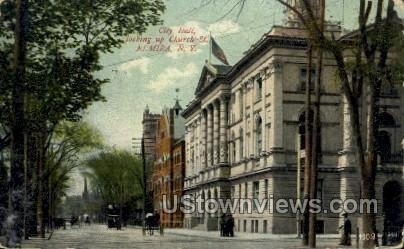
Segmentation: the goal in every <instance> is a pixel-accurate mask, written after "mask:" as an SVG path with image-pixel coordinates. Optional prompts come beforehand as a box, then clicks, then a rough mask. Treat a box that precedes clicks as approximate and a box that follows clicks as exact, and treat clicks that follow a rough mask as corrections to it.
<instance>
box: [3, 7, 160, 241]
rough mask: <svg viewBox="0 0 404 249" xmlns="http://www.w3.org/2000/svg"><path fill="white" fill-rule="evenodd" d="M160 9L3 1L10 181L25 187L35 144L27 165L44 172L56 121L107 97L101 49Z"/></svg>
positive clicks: (154, 18)
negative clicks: (28, 153)
mask: <svg viewBox="0 0 404 249" xmlns="http://www.w3.org/2000/svg"><path fill="white" fill-rule="evenodd" d="M162 11H164V5H163V2H162V1H161V0H157V1H151V0H145V1H135V0H127V1H120V0H108V1H97V0H84V1H78V0H73V1H61V0H56V1H53V0H52V1H51V0H44V1H33V0H18V1H13V0H4V1H2V2H1V3H0V55H1V56H0V72H1V74H0V75H1V76H0V83H1V84H0V88H1V89H0V90H1V91H0V123H1V124H2V125H3V126H5V127H6V129H5V131H6V134H5V135H4V136H2V137H0V149H1V148H2V147H4V146H8V145H10V147H11V155H12V157H11V158H12V162H11V172H12V173H13V174H12V175H13V176H15V179H14V180H13V185H12V187H13V188H14V187H15V189H16V190H18V191H19V190H21V188H22V186H23V181H22V179H23V175H22V174H21V173H22V172H23V171H22V170H21V169H23V167H22V166H23V161H24V150H26V149H27V148H31V149H35V150H37V152H32V153H31V154H32V156H28V162H27V164H28V165H29V168H35V169H36V170H32V172H29V174H30V175H29V177H28V179H30V180H35V179H36V176H35V175H38V176H37V178H38V179H40V178H42V177H43V175H44V171H45V169H44V165H45V163H46V161H47V158H46V156H47V150H48V149H49V144H50V143H49V141H50V140H51V138H52V134H53V131H54V129H55V127H56V126H57V125H58V123H59V122H61V121H63V120H72V121H77V120H79V119H80V118H81V111H82V110H83V109H86V108H87V107H88V106H89V105H90V104H91V103H92V102H94V101H100V100H103V97H102V95H101V86H102V84H104V83H106V82H108V80H107V79H99V78H96V77H94V73H95V72H97V71H99V70H100V69H101V68H102V67H101V66H100V64H99V58H100V55H101V54H102V53H110V52H112V51H113V50H114V49H116V48H119V47H120V46H121V45H122V43H123V42H124V40H123V37H124V36H126V35H128V34H130V33H141V32H144V31H145V30H146V29H147V27H148V26H149V25H155V24H158V23H159V22H160V14H161V13H162ZM16 16H17V18H16ZM21 22H23V23H24V25H22V26H21V25H19V24H20V23H21ZM21 28H23V30H22V29H21ZM13 58H14V60H12V59H13ZM10 68H12V69H13V70H10ZM23 124H24V125H23ZM23 126H24V127H23ZM10 137H11V138H13V140H9V138H10ZM24 137H26V138H27V143H28V144H27V146H24V140H25V138H24ZM3 145H4V146H3ZM14 172H15V174H14ZM32 185H33V186H35V189H33V190H32V191H34V192H36V195H37V196H38V198H39V199H41V198H43V194H44V193H43V189H44V186H42V182H41V181H37V182H36V183H34V184H32ZM20 192H21V193H22V191H20ZM21 193H19V194H16V195H15V196H14V195H13V198H11V199H12V200H15V202H13V203H15V204H16V205H17V204H18V203H22V202H21V200H20V199H21V198H20V197H21ZM14 197H15V198H14ZM12 206H13V205H12ZM21 208H22V207H21V205H20V206H18V205H17V206H16V208H15V209H16V210H17V211H18V212H14V213H15V214H14V216H13V217H15V219H16V224H17V225H16V226H14V227H13V230H12V231H10V232H13V233H14V234H15V236H10V238H15V241H10V244H12V245H16V243H18V242H19V240H20V237H21V234H22V232H21V231H22V226H21V224H22V223H21V221H22V220H23V219H22V216H23V214H22V212H21ZM42 208H43V207H41V206H38V207H37V211H38V217H37V219H38V227H39V230H40V231H39V233H40V234H41V235H42V236H43V235H44V229H43V224H42V221H41V220H42V217H41V212H42ZM12 213H13V212H12Z"/></svg>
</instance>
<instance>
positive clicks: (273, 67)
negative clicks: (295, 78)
mask: <svg viewBox="0 0 404 249" xmlns="http://www.w3.org/2000/svg"><path fill="white" fill-rule="evenodd" d="M283 64H284V63H283V61H282V60H279V59H275V60H273V61H272V63H270V64H269V65H268V67H267V68H268V69H267V74H274V73H281V72H282V69H283Z"/></svg>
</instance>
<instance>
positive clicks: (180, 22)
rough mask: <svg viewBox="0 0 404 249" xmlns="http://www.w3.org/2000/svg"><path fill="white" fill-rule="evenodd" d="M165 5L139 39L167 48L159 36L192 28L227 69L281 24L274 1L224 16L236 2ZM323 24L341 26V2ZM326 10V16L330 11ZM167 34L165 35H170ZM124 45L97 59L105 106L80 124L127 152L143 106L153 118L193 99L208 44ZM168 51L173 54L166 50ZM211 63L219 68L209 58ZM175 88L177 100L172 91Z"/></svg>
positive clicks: (180, 0)
mask: <svg viewBox="0 0 404 249" xmlns="http://www.w3.org/2000/svg"><path fill="white" fill-rule="evenodd" d="M207 2H208V1H207V0H192V1H190V0H166V2H165V3H166V11H165V13H164V14H163V15H162V20H163V24H162V25H159V26H156V27H150V28H149V29H148V31H147V32H146V33H145V34H143V35H141V37H142V38H152V39H155V38H156V37H163V38H165V43H166V44H167V45H169V42H168V38H169V35H168V34H166V33H164V32H165V31H164V30H172V32H173V33H174V32H176V31H178V30H179V28H181V27H183V28H193V29H194V30H193V31H194V32H195V35H196V36H197V37H200V36H209V34H210V33H211V34H212V36H213V37H214V38H215V40H216V41H217V43H218V44H219V45H220V47H221V48H222V49H223V50H224V53H225V54H226V57H227V59H228V61H229V63H230V64H235V63H236V62H237V61H238V60H239V59H240V58H241V57H242V55H243V52H244V51H246V50H247V49H248V48H249V47H250V46H251V45H252V44H254V43H255V42H256V41H258V40H259V38H260V37H261V36H262V35H263V34H264V33H266V32H268V31H269V30H270V29H271V27H272V26H273V25H274V24H281V23H282V22H283V19H284V14H283V7H281V6H280V5H279V4H278V3H276V1H275V0H247V1H246V4H245V6H244V8H243V11H242V12H241V13H240V15H238V13H239V9H240V6H236V7H235V8H234V10H233V11H232V12H230V13H228V12H229V11H230V10H231V9H232V7H234V6H235V4H236V3H237V2H238V0H227V1H220V0H217V1H210V2H211V3H210V4H206V3H207ZM327 2H329V4H330V6H331V7H330V8H329V10H328V11H327V15H328V17H329V19H331V20H334V21H339V20H342V13H343V12H342V0H328V1H327ZM348 2H353V1H352V0H345V6H344V7H345V8H344V9H345V16H344V21H345V22H346V23H347V26H350V25H348V23H353V21H354V20H355V18H356V17H354V15H353V12H352V10H353V8H351V6H350V5H352V3H351V4H348ZM331 10H332V11H331ZM173 33H171V34H173ZM137 37H138V36H137V35H136V34H134V35H132V36H131V38H132V40H130V41H128V42H126V43H125V44H124V45H123V46H122V47H121V48H119V49H116V50H115V51H114V52H113V53H112V54H106V55H103V56H102V64H103V65H104V69H103V70H102V71H100V72H99V73H98V76H99V77H102V78H109V79H110V82H109V83H108V84H106V85H104V86H103V89H102V93H103V95H104V96H105V97H106V100H107V101H106V102H97V103H94V104H93V105H92V106H91V107H90V108H89V109H88V110H87V111H86V114H85V120H86V121H88V122H89V123H91V124H92V125H93V126H94V127H96V128H97V129H99V130H100V132H101V134H102V135H103V136H104V140H105V142H106V143H107V144H109V145H110V146H116V147H117V148H124V149H130V148H131V141H132V137H141V134H142V133H141V131H142V126H141V121H142V113H143V111H144V109H145V106H146V105H148V106H149V107H150V110H151V111H152V112H154V113H161V111H162V108H164V107H171V106H173V105H174V101H175V100H174V99H175V98H176V96H177V95H178V98H179V99H180V103H181V105H182V106H183V107H185V106H186V104H187V103H189V102H190V101H191V100H192V99H193V97H194V91H195V88H196V84H197V81H198V78H199V76H200V72H201V70H202V67H203V65H204V63H205V60H206V59H208V58H209V50H210V49H209V44H208V42H202V41H201V42H199V43H196V48H195V49H194V50H195V51H188V52H185V53H183V52H176V51H173V52H170V53H164V52H145V51H139V50H138V45H144V43H141V42H136V41H134V39H135V38H137ZM171 49H173V48H171ZM212 63H220V62H219V61H216V60H215V59H214V58H212ZM176 88H179V92H178V94H177V93H176V91H175V89H176Z"/></svg>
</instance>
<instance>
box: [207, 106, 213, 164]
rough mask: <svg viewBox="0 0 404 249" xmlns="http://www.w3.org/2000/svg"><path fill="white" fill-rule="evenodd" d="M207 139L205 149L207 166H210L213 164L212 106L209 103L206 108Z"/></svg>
mask: <svg viewBox="0 0 404 249" xmlns="http://www.w3.org/2000/svg"><path fill="white" fill-rule="evenodd" d="M207 126H208V127H207V133H208V134H207V139H206V143H207V145H206V150H207V153H206V154H207V166H208V167H209V166H212V164H213V160H212V159H213V154H212V152H213V144H212V142H213V108H212V106H211V105H209V106H208V108H207Z"/></svg>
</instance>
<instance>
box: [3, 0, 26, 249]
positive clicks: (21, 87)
mask: <svg viewBox="0 0 404 249" xmlns="http://www.w3.org/2000/svg"><path fill="white" fill-rule="evenodd" d="M27 12H28V1H26V0H16V23H15V44H14V59H13V65H12V67H13V70H14V72H15V82H14V87H13V90H12V96H11V98H12V104H11V105H12V106H11V125H10V130H11V141H10V161H11V166H10V167H11V168H10V185H9V189H10V194H11V196H10V205H9V208H10V209H9V219H8V221H9V224H8V225H9V232H8V240H7V241H8V242H7V243H8V245H9V246H10V247H17V246H19V244H20V243H21V239H22V236H23V227H24V133H25V125H24V124H25V120H24V119H25V117H24V106H25V102H24V96H25V80H24V78H25V57H26V41H25V33H26V17H27V14H28V13H27Z"/></svg>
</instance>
